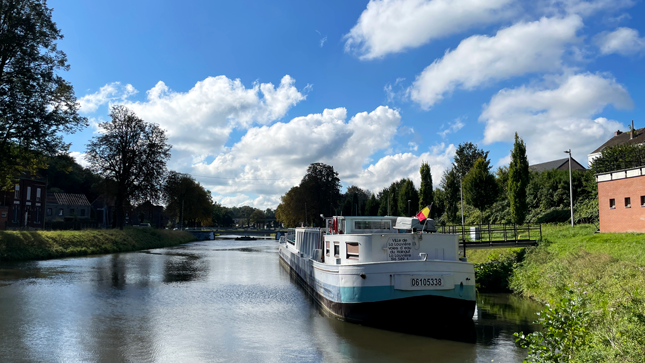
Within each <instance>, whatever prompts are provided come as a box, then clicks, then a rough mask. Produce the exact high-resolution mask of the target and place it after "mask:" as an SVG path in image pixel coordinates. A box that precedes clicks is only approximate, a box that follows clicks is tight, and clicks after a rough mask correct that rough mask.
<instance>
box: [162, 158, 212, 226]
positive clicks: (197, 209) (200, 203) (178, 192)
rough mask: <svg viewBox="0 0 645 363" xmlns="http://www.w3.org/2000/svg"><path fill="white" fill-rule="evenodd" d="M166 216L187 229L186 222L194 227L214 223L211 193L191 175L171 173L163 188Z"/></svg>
mask: <svg viewBox="0 0 645 363" xmlns="http://www.w3.org/2000/svg"><path fill="white" fill-rule="evenodd" d="M162 196H163V201H164V203H165V204H166V214H168V216H169V217H170V218H174V219H176V220H178V221H179V222H180V223H181V228H183V227H185V226H186V224H185V223H184V222H185V221H188V223H189V224H192V225H193V226H194V225H195V224H196V223H197V222H200V223H202V224H210V222H212V221H213V211H214V207H213V204H212V202H211V196H210V192H209V191H207V190H206V189H204V187H203V186H202V185H201V184H199V183H198V182H197V181H195V179H193V177H192V176H190V175H189V174H183V173H178V172H176V171H171V172H169V173H168V176H167V177H166V180H165V182H164V184H163V186H162Z"/></svg>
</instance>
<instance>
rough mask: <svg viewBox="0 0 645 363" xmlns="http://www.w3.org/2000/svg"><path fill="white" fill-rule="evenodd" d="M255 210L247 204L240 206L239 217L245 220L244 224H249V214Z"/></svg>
mask: <svg viewBox="0 0 645 363" xmlns="http://www.w3.org/2000/svg"><path fill="white" fill-rule="evenodd" d="M254 211H255V208H253V207H249V206H248V205H245V206H242V207H240V217H242V218H244V220H246V225H247V226H249V227H250V226H251V215H252V214H253V212H254Z"/></svg>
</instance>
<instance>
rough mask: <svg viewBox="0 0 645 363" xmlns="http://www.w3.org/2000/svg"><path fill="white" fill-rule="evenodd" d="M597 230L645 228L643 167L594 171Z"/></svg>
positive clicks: (637, 229) (630, 230)
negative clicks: (597, 215)
mask: <svg viewBox="0 0 645 363" xmlns="http://www.w3.org/2000/svg"><path fill="white" fill-rule="evenodd" d="M596 181H597V182H598V209H599V217H600V231H601V232H645V167H641V168H633V169H627V170H619V171H614V172H609V173H602V174H598V175H596Z"/></svg>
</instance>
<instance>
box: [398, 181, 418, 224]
mask: <svg viewBox="0 0 645 363" xmlns="http://www.w3.org/2000/svg"><path fill="white" fill-rule="evenodd" d="M408 201H409V202H408ZM398 203H399V215H401V216H407V217H410V215H411V214H416V212H417V211H415V210H414V209H415V208H416V207H417V206H418V205H419V193H418V192H417V189H416V188H415V187H414V183H413V182H412V180H410V179H403V180H401V186H400V189H399V200H398Z"/></svg>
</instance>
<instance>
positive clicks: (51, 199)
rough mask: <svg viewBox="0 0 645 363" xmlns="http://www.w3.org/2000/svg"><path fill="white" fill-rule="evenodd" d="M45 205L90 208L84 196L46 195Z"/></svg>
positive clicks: (66, 194) (67, 194) (68, 194)
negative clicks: (84, 206)
mask: <svg viewBox="0 0 645 363" xmlns="http://www.w3.org/2000/svg"><path fill="white" fill-rule="evenodd" d="M47 204H59V205H86V206H90V201H89V200H87V197H86V196H85V194H70V193H47Z"/></svg>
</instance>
